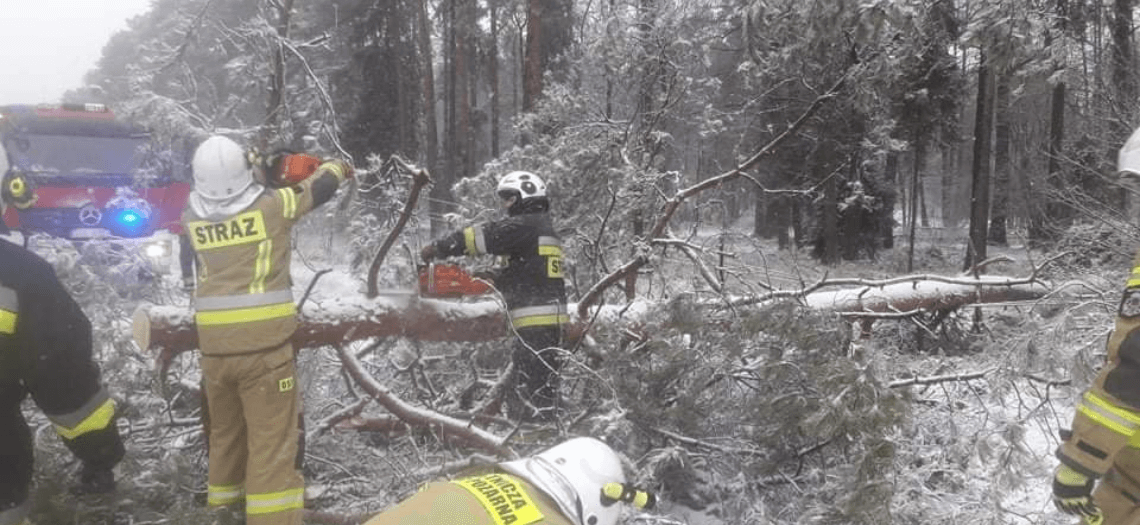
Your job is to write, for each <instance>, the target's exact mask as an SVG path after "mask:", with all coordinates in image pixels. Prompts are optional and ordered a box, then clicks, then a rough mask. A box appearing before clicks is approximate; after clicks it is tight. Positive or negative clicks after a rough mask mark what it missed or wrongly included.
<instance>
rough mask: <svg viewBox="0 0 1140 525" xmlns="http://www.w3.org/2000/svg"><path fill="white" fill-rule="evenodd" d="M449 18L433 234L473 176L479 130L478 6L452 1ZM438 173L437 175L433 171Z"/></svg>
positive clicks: (442, 225) (433, 196) (439, 230)
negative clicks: (474, 89)
mask: <svg viewBox="0 0 1140 525" xmlns="http://www.w3.org/2000/svg"><path fill="white" fill-rule="evenodd" d="M446 15H447V16H446V17H445V20H446V21H447V28H446V29H445V34H446V35H447V36H448V38H447V44H448V45H447V57H446V60H445V63H446V66H447V80H446V82H445V85H446V88H445V89H444V92H445V94H446V95H445V96H446V97H447V98H446V102H445V107H446V110H445V112H444V113H445V115H444V137H445V138H444V147H443V151H444V152H445V153H444V157H445V159H446V160H445V162H444V172H445V173H443V174H442V176H438V175H437V176H436V179H437V180H436V182H435V184H434V185H433V186H432V189H431V193H430V196H431V199H432V200H431V204H432V206H431V209H432V218H431V232H432V236H439V235H441V234H443V233H444V230H445V228H446V227H447V225H446V224H445V223H444V221H443V215H444V214H445V213H447V212H449V211H451V209H452V208H453V200H454V198H453V196H452V194H451V186H452V185H453V184H454V183H455V182H457V181H459V180H462V179H464V178H466V177H469V176H471V175H473V173H472V171H473V166H474V152H472V151H471V140H472V137H473V136H474V133H475V130H474V129H473V126H472V120H471V105H472V101H471V98H470V95H471V89H470V86H471V82H472V78H471V77H472V75H474V72H473V71H472V68H473V67H474V60H473V54H474V45H475V35H473V34H472V32H473V31H475V30H476V29H477V27H478V25H477V24H476V23H475V7H474V5H473V4H472V3H471V2H466V1H463V0H450V1H449V2H448V6H447V13H446ZM433 175H435V174H433Z"/></svg>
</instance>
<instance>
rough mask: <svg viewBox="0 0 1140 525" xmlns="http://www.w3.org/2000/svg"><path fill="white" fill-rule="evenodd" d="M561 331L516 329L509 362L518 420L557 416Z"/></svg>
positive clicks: (556, 327) (554, 329)
mask: <svg viewBox="0 0 1140 525" xmlns="http://www.w3.org/2000/svg"><path fill="white" fill-rule="evenodd" d="M560 346H562V328H561V327H560V326H557V325H555V326H543V327H532V328H520V329H518V337H516V338H515V341H514V346H513V350H512V354H511V359H512V360H513V361H514V364H515V369H516V373H517V374H518V375H517V377H516V382H515V395H516V396H517V398H518V399H519V400H521V402H522V405H523V406H522V407H520V409H521V410H522V412H521V413H520V414H517V415H518V416H519V417H520V418H521V419H524V420H531V419H538V420H552V419H554V418H555V417H556V415H557V410H558V405H559V396H558V385H559V371H560V370H561V368H562V358H561V357H562V356H561V353H562V350H561V349H560V348H559V347H560Z"/></svg>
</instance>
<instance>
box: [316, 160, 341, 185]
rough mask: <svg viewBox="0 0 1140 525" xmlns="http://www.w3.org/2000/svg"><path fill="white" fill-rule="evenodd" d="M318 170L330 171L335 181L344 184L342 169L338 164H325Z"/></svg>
mask: <svg viewBox="0 0 1140 525" xmlns="http://www.w3.org/2000/svg"><path fill="white" fill-rule="evenodd" d="M320 168H323V169H325V170H328V171H331V172H332V174H333V175H335V176H336V179H337V180H339V181H341V182H344V168H342V167H341V165H340V163H339V162H326V163H324V164H321V166H320ZM320 168H318V169H320Z"/></svg>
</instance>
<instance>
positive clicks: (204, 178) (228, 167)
mask: <svg viewBox="0 0 1140 525" xmlns="http://www.w3.org/2000/svg"><path fill="white" fill-rule="evenodd" d="M190 167H191V169H192V170H193V172H194V191H196V192H198V193H199V194H200V195H202V196H203V197H205V198H207V199H211V200H225V199H229V198H231V197H234V196H237V195H240V194H241V193H242V192H243V191H245V189H246V188H248V187H249V186H250V185H251V184H253V182H254V180H253V167H252V165H251V164H250V162H249V160H248V158H247V156H246V152H245V148H242V147H241V146H239V145H238V143H237V142H234V141H233V140H230V139H228V138H226V137H223V136H221V135H214V136H212V137H210V138H208V139H206V140H205V141H203V142H202V143H201V144H199V145H198V149H197V150H195V151H194V159H193V160H192V161H191V163H190Z"/></svg>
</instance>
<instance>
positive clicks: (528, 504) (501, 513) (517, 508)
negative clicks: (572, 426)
mask: <svg viewBox="0 0 1140 525" xmlns="http://www.w3.org/2000/svg"><path fill="white" fill-rule="evenodd" d="M655 502H656V499H655V498H654V496H653V495H652V494H650V493H648V492H645V491H643V490H638V489H637V488H635V487H634V486H633V485H631V484H629V483H627V482H626V478H625V474H624V473H623V471H622V466H621V459H620V458H619V457H618V455H617V453H615V452H614V450H613V449H611V448H610V447H609V446H608V445H606V444H605V443H602V442H601V441H599V440H597V439H594V438H588V437H580V438H573V439H570V440H567V441H565V442H563V443H561V444H558V445H555V446H554V447H551V448H550V449H547V450H545V451H543V452H539V453H538V454H536V455H534V456H530V457H527V458H524V459H520V460H516V461H508V462H505V463H499V464H498V465H495V466H494V467H492V468H490V469H488V470H487V471H486V472H483V473H479V474H472V475H467V476H461V477H459V478H457V479H455V480H452V481H439V482H434V483H429V484H427V485H425V486H424V487H423V488H422V489H420V491H419V492H417V493H416V494H415V495H413V496H412V497H410V498H408V499H406V500H404V501H402V502H400V503H399V504H397V505H396V506H395V507H393V508H391V509H389V510H387V511H384V512H382V513H380V514H378V515H376V516H374V517H372V519H370V520H368V521H367V522H365V524H364V525H397V524H399V525H437V524H440V523H448V524H452V525H504V524H508V523H509V524H512V525H536V524H548V525H615V524H616V523H617V522H618V518H620V517H621V510H622V506H621V505H620V504H621V503H627V504H631V505H633V506H634V507H636V508H644V509H650V508H653V506H654V504H655Z"/></svg>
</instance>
